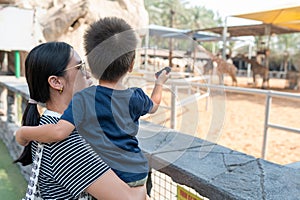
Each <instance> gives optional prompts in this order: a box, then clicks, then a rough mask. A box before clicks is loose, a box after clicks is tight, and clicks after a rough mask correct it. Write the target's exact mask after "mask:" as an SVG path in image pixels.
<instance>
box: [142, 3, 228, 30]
mask: <svg viewBox="0 0 300 200" xmlns="http://www.w3.org/2000/svg"><path fill="white" fill-rule="evenodd" d="M145 7H146V10H147V11H148V13H149V23H150V24H157V25H162V26H168V27H174V28H180V29H203V28H208V27H215V26H218V25H220V24H221V23H222V20H221V18H220V17H219V16H216V15H215V14H214V12H213V11H212V10H207V9H206V8H205V7H203V6H193V7H190V6H189V5H188V4H187V3H185V2H183V1H180V0H145Z"/></svg>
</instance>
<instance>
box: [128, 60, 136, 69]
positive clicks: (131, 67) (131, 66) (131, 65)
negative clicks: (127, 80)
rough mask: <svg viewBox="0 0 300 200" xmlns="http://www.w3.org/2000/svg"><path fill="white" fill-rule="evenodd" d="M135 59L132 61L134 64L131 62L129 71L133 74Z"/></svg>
mask: <svg viewBox="0 0 300 200" xmlns="http://www.w3.org/2000/svg"><path fill="white" fill-rule="evenodd" d="M134 60H135V59H134V58H133V59H132V62H131V64H130V67H129V70H128V72H132V70H133V66H134Z"/></svg>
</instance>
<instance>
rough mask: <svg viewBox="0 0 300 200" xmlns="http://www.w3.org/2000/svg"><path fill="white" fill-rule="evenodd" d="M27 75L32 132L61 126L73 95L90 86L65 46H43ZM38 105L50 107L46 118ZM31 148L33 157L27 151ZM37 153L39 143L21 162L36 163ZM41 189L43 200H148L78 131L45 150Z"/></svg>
mask: <svg viewBox="0 0 300 200" xmlns="http://www.w3.org/2000/svg"><path fill="white" fill-rule="evenodd" d="M25 70H26V72H25V75H26V80H27V84H28V87H29V92H30V100H29V103H28V105H27V107H26V109H25V112H24V115H23V119H22V121H23V122H22V124H23V125H27V126H37V125H39V124H47V123H56V122H57V121H58V120H59V117H60V115H61V114H62V113H63V111H64V110H65V109H66V108H67V106H68V104H69V101H70V100H71V98H72V95H73V94H74V93H75V92H77V91H79V90H81V89H83V88H85V87H87V86H88V85H89V84H91V81H90V79H89V78H90V77H89V75H88V74H86V72H85V70H84V62H83V61H82V60H81V58H80V57H79V55H78V54H77V52H76V51H74V50H73V48H72V47H71V46H70V45H68V44H66V43H63V42H49V43H44V44H41V45H39V46H37V47H35V48H34V49H32V50H31V52H30V53H29V55H28V56H27V58H26V61H25ZM37 102H40V103H45V105H46V108H47V110H46V111H45V112H44V114H43V115H42V116H40V114H39V112H38V110H37ZM16 139H17V140H18V137H17V136H16ZM30 146H31V151H32V154H30V151H28V150H29V149H30ZM36 148H37V143H36V142H31V144H29V145H28V146H27V147H26V148H25V151H24V152H23V154H22V155H21V157H20V158H19V159H18V160H16V162H21V163H22V164H23V165H26V164H30V163H32V158H31V155H35V150H36ZM26 150H27V153H26ZM28 152H29V153H28ZM28 155H29V156H28ZM32 157H34V156H32ZM38 184H39V189H40V192H41V194H42V196H43V198H44V199H77V198H78V196H79V195H80V194H81V193H82V192H84V191H86V192H88V193H89V194H91V195H92V196H94V197H95V198H97V199H122V200H123V199H131V200H132V199H145V198H146V191H145V188H144V187H138V188H129V186H127V185H126V184H125V183H124V182H122V181H121V180H120V179H119V178H118V177H117V176H116V175H115V174H114V172H113V171H112V170H111V169H110V168H109V167H108V166H107V165H106V164H105V163H104V162H103V161H102V160H101V158H99V156H98V155H97V154H96V153H94V151H93V150H92V149H91V147H90V146H89V145H88V144H87V143H86V142H85V140H84V139H83V138H81V136H80V135H79V134H78V132H77V131H74V132H73V133H72V134H71V135H70V136H69V137H68V138H67V139H65V140H63V141H61V142H57V143H48V144H44V149H43V154H42V162H41V166H40V173H39V179H38ZM112 188H113V189H112Z"/></svg>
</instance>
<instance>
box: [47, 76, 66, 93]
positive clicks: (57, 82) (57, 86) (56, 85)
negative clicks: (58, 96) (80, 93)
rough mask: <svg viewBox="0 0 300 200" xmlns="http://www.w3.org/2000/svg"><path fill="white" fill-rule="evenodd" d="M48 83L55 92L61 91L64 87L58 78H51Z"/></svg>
mask: <svg viewBox="0 0 300 200" xmlns="http://www.w3.org/2000/svg"><path fill="white" fill-rule="evenodd" d="M48 83H49V85H50V87H51V88H53V89H55V90H60V89H61V88H62V87H63V83H62V81H61V80H60V79H59V77H57V76H49V78H48Z"/></svg>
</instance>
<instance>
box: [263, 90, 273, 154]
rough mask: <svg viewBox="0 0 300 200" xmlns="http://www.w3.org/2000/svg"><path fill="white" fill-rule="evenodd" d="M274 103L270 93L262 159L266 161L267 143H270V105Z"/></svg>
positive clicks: (267, 103)
mask: <svg viewBox="0 0 300 200" xmlns="http://www.w3.org/2000/svg"><path fill="white" fill-rule="evenodd" d="M271 103H272V97H271V96H270V95H269V93H268V94H267V95H266V108H265V109H266V110H265V123H264V140H263V146H262V154H261V157H262V158H263V159H265V157H266V151H267V141H268V128H269V118H270V105H271Z"/></svg>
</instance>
